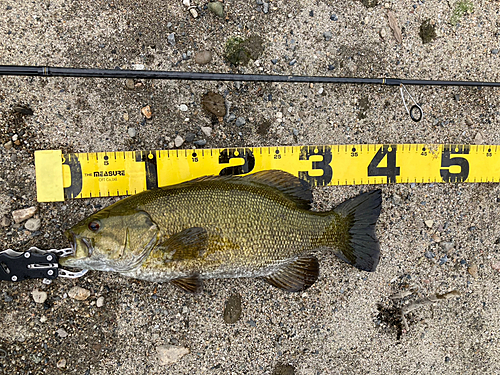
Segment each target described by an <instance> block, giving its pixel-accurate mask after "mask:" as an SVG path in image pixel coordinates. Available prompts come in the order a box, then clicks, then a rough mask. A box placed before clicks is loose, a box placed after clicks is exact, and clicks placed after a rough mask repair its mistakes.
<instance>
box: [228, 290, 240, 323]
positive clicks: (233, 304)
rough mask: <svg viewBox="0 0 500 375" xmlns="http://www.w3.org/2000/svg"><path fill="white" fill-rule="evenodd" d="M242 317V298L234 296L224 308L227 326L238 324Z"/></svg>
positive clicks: (237, 295)
mask: <svg viewBox="0 0 500 375" xmlns="http://www.w3.org/2000/svg"><path fill="white" fill-rule="evenodd" d="M240 317H241V296H240V295H239V294H237V293H236V294H233V295H231V297H229V298H228V300H227V301H226V305H225V307H224V321H225V322H226V323H227V324H233V323H236V322H237V321H238V320H239V319H240Z"/></svg>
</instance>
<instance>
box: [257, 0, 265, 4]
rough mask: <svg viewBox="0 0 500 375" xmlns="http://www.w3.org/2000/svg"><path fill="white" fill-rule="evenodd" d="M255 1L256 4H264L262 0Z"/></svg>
mask: <svg viewBox="0 0 500 375" xmlns="http://www.w3.org/2000/svg"><path fill="white" fill-rule="evenodd" d="M255 2H256V4H257V5H263V4H264V2H263V1H262V0H256V1H255Z"/></svg>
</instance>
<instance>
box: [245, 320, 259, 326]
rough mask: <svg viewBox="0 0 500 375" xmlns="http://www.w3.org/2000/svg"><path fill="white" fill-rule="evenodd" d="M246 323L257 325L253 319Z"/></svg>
mask: <svg viewBox="0 0 500 375" xmlns="http://www.w3.org/2000/svg"><path fill="white" fill-rule="evenodd" d="M247 323H248V324H250V326H251V327H257V323H256V322H255V320H249V321H248V322H247Z"/></svg>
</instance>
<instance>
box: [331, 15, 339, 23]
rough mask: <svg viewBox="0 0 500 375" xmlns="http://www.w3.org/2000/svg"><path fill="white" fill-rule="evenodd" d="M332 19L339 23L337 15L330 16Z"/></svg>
mask: <svg viewBox="0 0 500 375" xmlns="http://www.w3.org/2000/svg"><path fill="white" fill-rule="evenodd" d="M330 19H331V20H332V21H338V20H339V18H338V17H337V15H336V14H332V15H331V16H330Z"/></svg>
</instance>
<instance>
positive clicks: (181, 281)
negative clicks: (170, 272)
mask: <svg viewBox="0 0 500 375" xmlns="http://www.w3.org/2000/svg"><path fill="white" fill-rule="evenodd" d="M170 282H171V283H172V284H174V285H175V286H176V287H177V288H179V289H182V290H183V291H185V292H188V293H198V292H201V288H202V286H203V283H202V281H201V279H200V277H199V276H198V275H192V276H189V277H181V278H178V279H174V280H171V281H170Z"/></svg>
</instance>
